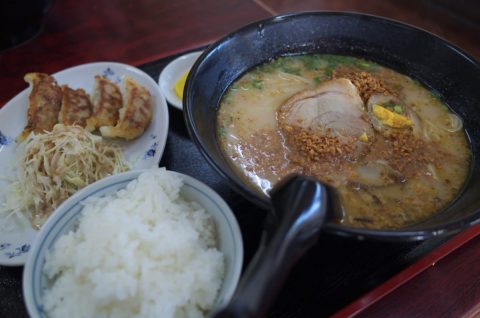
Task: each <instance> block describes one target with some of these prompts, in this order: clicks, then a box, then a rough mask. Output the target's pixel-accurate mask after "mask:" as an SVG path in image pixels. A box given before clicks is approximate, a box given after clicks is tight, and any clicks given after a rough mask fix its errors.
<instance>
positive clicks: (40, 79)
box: [17, 73, 62, 142]
mask: <svg viewBox="0 0 480 318" xmlns="http://www.w3.org/2000/svg"><path fill="white" fill-rule="evenodd" d="M24 79H25V81H26V82H28V83H29V84H30V87H31V92H30V95H29V97H28V111H27V126H26V127H25V129H24V130H23V132H22V133H21V134H20V136H18V137H17V141H19V142H20V141H23V140H25V138H27V137H28V135H29V134H30V133H31V132H34V133H42V132H44V131H51V130H52V128H53V126H54V125H55V124H56V123H57V122H58V113H59V111H60V107H61V105H62V89H61V88H60V86H58V85H57V82H56V81H55V79H54V78H53V77H51V76H50V75H48V74H44V73H28V74H26V75H25V77H24Z"/></svg>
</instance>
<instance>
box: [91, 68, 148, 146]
mask: <svg viewBox="0 0 480 318" xmlns="http://www.w3.org/2000/svg"><path fill="white" fill-rule="evenodd" d="M125 91H126V98H125V100H124V104H123V107H122V108H121V109H120V118H119V119H118V123H117V124H116V125H115V126H104V127H100V133H101V134H102V136H104V137H111V138H114V137H118V138H124V139H134V138H137V137H138V136H140V135H141V134H142V133H143V132H144V130H145V128H147V127H148V124H149V123H150V120H151V118H152V111H153V100H152V95H151V94H150V92H149V91H148V90H147V89H146V88H145V87H143V86H141V85H139V84H138V83H137V82H135V81H134V80H133V79H131V78H129V77H125Z"/></svg>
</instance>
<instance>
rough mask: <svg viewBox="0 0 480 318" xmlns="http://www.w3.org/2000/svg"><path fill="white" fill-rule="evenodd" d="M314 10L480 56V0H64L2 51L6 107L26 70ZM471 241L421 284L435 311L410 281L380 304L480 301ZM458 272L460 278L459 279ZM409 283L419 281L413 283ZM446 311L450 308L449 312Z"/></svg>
mask: <svg viewBox="0 0 480 318" xmlns="http://www.w3.org/2000/svg"><path fill="white" fill-rule="evenodd" d="M458 4H461V6H458ZM462 5H463V6H462ZM311 10H335V11H355V12H363V13H369V14H374V15H380V16H384V17H388V18H392V19H396V20H399V21H402V22H405V23H408V24H412V25H414V26H417V27H420V28H423V29H425V30H428V31H430V32H433V33H435V34H437V35H439V36H441V37H443V38H445V39H446V40H448V41H450V42H452V43H453V44H455V45H457V46H459V47H460V48H462V49H463V50H465V51H466V52H468V53H470V54H471V55H473V56H474V57H476V58H477V59H479V58H480V41H479V40H480V18H479V16H480V7H479V5H478V4H477V3H476V1H473V0H472V1H460V0H459V1H446V0H443V1H442V0H438V1H434V0H431V1H421V0H416V1H410V0H407V1H393V0H385V1H382V0H378V1H374V0H362V1H356V0H345V1H341V0H304V1H302V0H203V1H199V0H175V1H161V0H136V1H131V0H84V1H76V0H62V1H60V0H57V1H54V3H53V6H52V9H51V11H50V13H49V15H48V17H47V18H46V21H45V25H44V29H43V30H42V32H41V33H40V34H39V35H38V36H36V37H35V38H33V39H32V40H30V41H28V42H26V43H24V44H22V45H20V46H18V47H16V48H13V49H9V50H6V51H4V52H0V107H1V106H3V105H4V103H6V102H7V101H8V100H10V99H11V98H12V97H13V96H15V95H16V94H17V93H18V92H19V91H20V90H22V89H24V88H25V87H26V86H27V85H26V83H25V82H24V81H23V75H24V74H25V73H27V72H31V71H38V72H46V73H53V72H57V71H59V70H62V69H64V68H67V67H70V66H74V65H78V64H82V63H88V62H94V61H107V60H108V61H118V62H123V63H128V64H132V65H141V64H145V63H148V62H154V61H156V60H159V59H161V58H165V57H168V56H171V55H174V54H177V53H181V52H184V51H188V50H191V49H195V48H198V47H202V46H205V45H208V44H209V43H211V42H213V41H215V40H216V39H218V38H220V37H222V36H224V35H226V34H228V33H229V32H231V31H234V30H236V29H238V28H239V27H241V26H243V25H245V24H248V23H250V22H253V21H256V20H260V19H263V18H267V17H271V16H273V15H278V14H284V13H290V12H298V11H311ZM479 102H480V101H479ZM0 128H1V127H0ZM468 244H469V246H468V253H462V252H458V255H456V258H455V259H456V260H457V261H456V263H455V264H452V266H453V267H452V266H443V267H441V268H438V269H436V270H437V271H438V272H440V273H439V274H438V273H437V274H438V275H439V276H437V277H443V279H442V280H441V281H437V280H429V279H428V277H427V279H424V280H422V282H421V284H422V285H421V287H422V292H423V293H425V294H426V295H427V297H425V298H422V301H427V302H428V303H427V304H428V308H429V311H428V312H426V311H425V310H419V311H414V312H412V311H409V309H407V306H405V305H404V304H408V303H409V302H408V301H407V299H408V297H409V295H410V294H409V292H408V289H407V290H404V289H402V291H401V292H399V293H397V294H396V296H398V297H399V298H398V297H397V298H395V299H394V300H392V302H391V304H388V303H387V307H384V304H383V303H382V306H383V307H382V306H378V308H379V309H378V310H381V309H382V308H383V309H384V308H388V305H393V306H395V308H396V310H395V311H392V312H391V314H390V315H389V316H390V317H394V316H396V317H402V316H405V315H406V314H407V313H408V316H409V317H413V316H417V317H427V316H435V312H436V311H435V310H436V308H439V306H437V305H436V303H440V302H441V298H439V297H434V296H431V297H428V295H429V293H430V295H436V293H437V292H438V289H439V288H442V289H445V288H448V289H451V290H450V291H449V293H448V295H449V297H450V298H449V299H451V300H452V299H453V300H452V301H451V302H450V303H449V306H454V307H455V304H456V302H457V304H459V307H458V308H461V310H457V311H455V310H453V311H451V312H454V313H455V315H461V314H465V313H466V312H467V310H469V309H472V308H474V306H475V305H476V304H478V303H480V299H479V297H478V295H479V292H478V291H479V286H480V282H479V280H478V277H477V279H476V280H474V281H473V280H472V283H469V275H473V274H472V273H477V274H478V272H479V269H480V265H479V264H480V239H476V240H472V241H469V243H468ZM459 245H460V244H459ZM459 260H461V261H459ZM461 264H463V265H462V266H461V267H459V266H460V265H461ZM455 266H457V267H455ZM468 268H470V269H472V270H471V273H468ZM454 271H455V273H454ZM456 271H460V273H458V272H456ZM319 275H321V273H319ZM458 275H460V276H462V279H460V278H458V277H457V276H458ZM456 280H458V281H461V284H455V281H456ZM0 287H1V288H8V285H5V284H0ZM407 287H408V286H404V287H403V288H407ZM410 288H412V290H413V289H418V288H419V286H416V285H415V283H412V286H411V287H410ZM464 295H470V297H463V296H464ZM384 301H388V297H385V298H384ZM343 305H347V304H343ZM404 307H405V308H404ZM369 310H371V311H374V310H376V309H375V308H374V307H371V308H370V309H369ZM380 312H381V311H380ZM437 313H438V314H439V315H441V313H442V312H440V311H438V312H437ZM443 313H445V311H443ZM369 315H371V316H375V315H374V313H373V312H368V315H366V316H369ZM377 316H378V315H377ZM443 316H445V317H447V316H450V315H449V314H448V312H447V314H444V315H443ZM11 317H16V316H15V313H12V316H11ZM289 317H295V315H291V316H289Z"/></svg>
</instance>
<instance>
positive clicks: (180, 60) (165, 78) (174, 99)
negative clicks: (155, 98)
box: [158, 51, 203, 110]
mask: <svg viewBox="0 0 480 318" xmlns="http://www.w3.org/2000/svg"><path fill="white" fill-rule="evenodd" d="M202 53H203V51H197V52H191V53H188V54H185V55H182V56H180V57H177V58H176V59H175V60H173V61H171V62H170V63H168V65H167V66H166V67H165V68H164V69H163V71H162V73H160V77H159V78H158V84H159V85H160V89H161V90H162V92H163V94H165V98H166V99H167V101H168V102H169V103H170V104H171V105H172V106H174V107H175V108H178V109H180V110H182V109H183V103H182V101H181V100H180V98H178V96H177V94H175V91H174V90H173V86H174V85H175V82H176V81H178V80H179V79H180V78H181V77H182V75H183V73H185V72H186V71H188V70H189V69H190V68H191V67H192V66H193V64H194V63H195V61H196V60H197V58H198V57H199V56H200V55H201V54H202Z"/></svg>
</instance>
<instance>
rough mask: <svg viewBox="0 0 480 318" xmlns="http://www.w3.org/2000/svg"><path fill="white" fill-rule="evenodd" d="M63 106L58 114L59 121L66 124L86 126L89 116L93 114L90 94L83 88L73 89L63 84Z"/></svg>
mask: <svg viewBox="0 0 480 318" xmlns="http://www.w3.org/2000/svg"><path fill="white" fill-rule="evenodd" d="M62 93H63V98H62V107H61V108H60V113H59V114H58V122H59V123H60V124H64V125H68V126H71V125H79V126H82V127H85V125H86V122H87V118H89V117H90V115H91V114H92V103H91V102H90V96H88V94H87V93H85V91H84V90H83V89H81V88H79V89H71V88H70V87H68V86H67V85H62Z"/></svg>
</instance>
